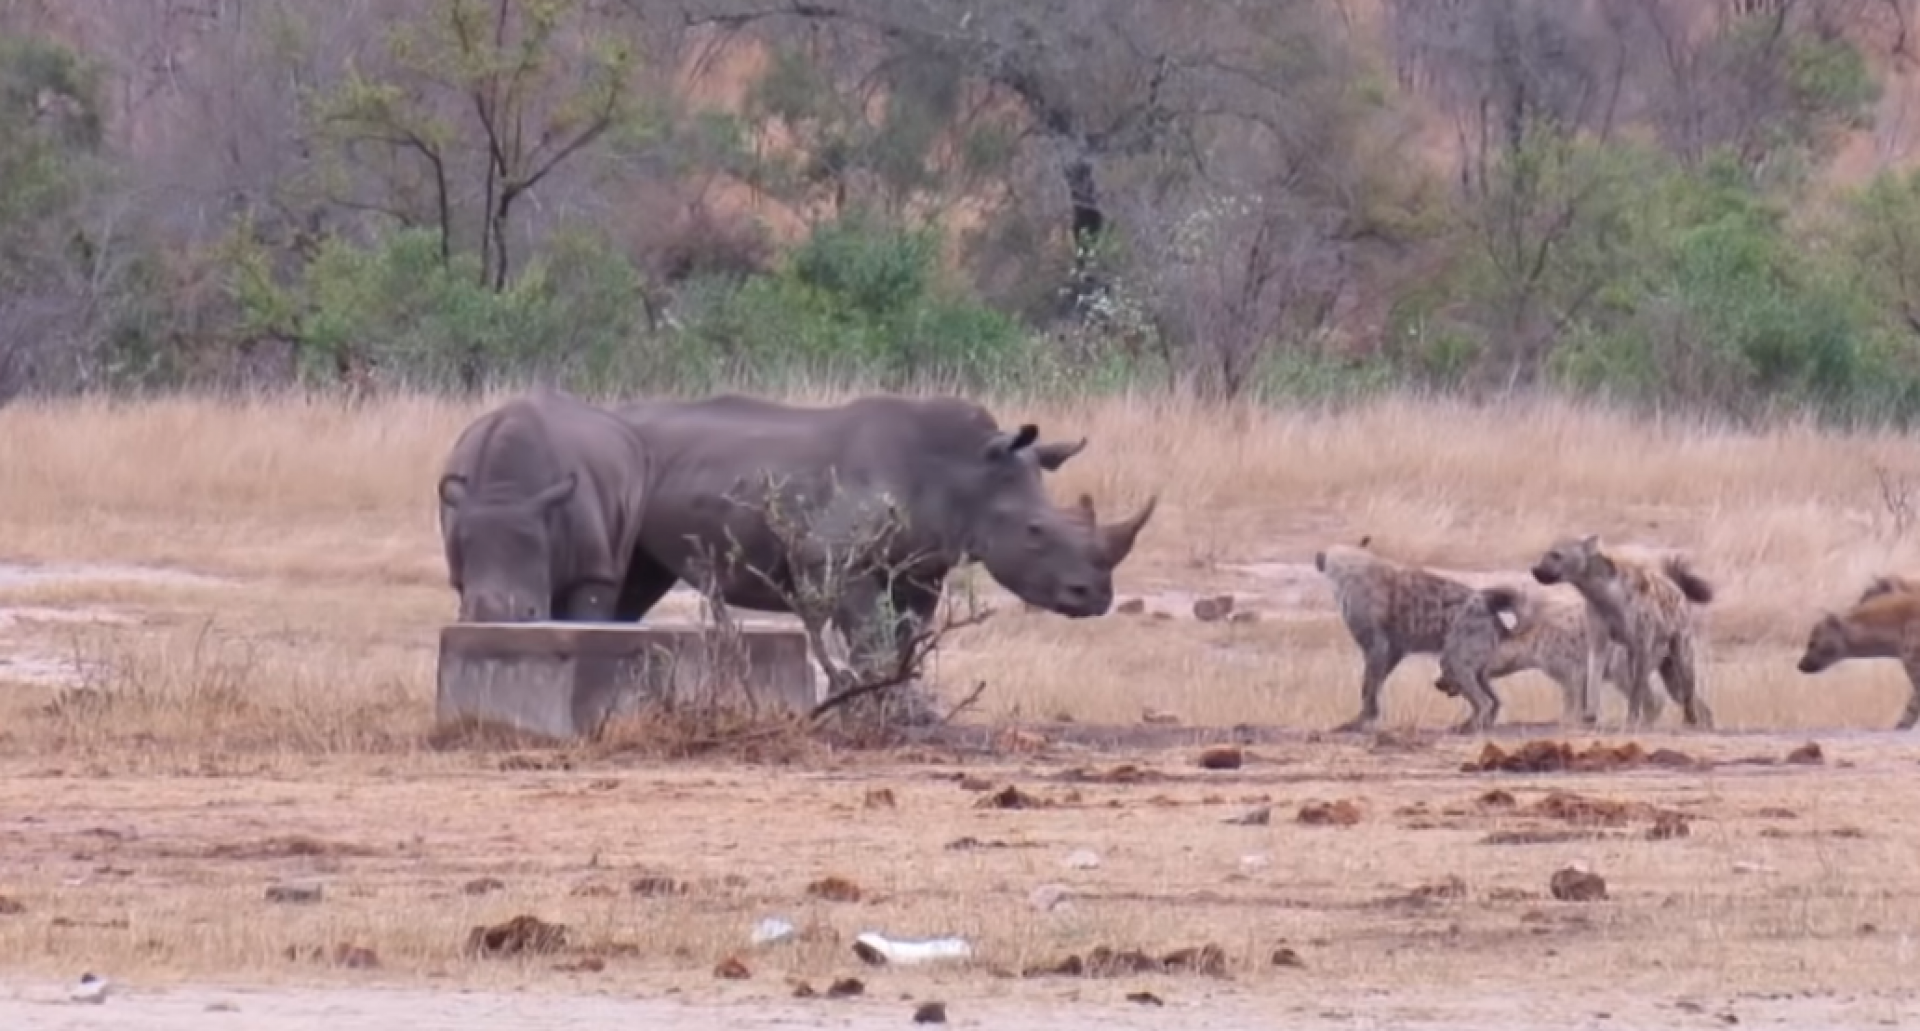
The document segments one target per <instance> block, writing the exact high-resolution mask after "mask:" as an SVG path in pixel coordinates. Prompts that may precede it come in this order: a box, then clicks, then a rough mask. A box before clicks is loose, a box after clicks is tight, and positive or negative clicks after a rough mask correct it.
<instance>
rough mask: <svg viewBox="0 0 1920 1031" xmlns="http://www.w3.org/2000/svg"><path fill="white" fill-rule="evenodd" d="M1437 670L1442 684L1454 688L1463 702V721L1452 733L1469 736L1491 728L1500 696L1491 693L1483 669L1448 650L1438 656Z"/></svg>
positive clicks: (1498, 715)
mask: <svg viewBox="0 0 1920 1031" xmlns="http://www.w3.org/2000/svg"><path fill="white" fill-rule="evenodd" d="M1440 666H1441V674H1442V681H1443V682H1445V683H1450V684H1452V685H1453V686H1454V687H1456V688H1458V690H1459V693H1460V696H1461V697H1463V698H1465V699H1466V700H1467V706H1468V713H1467V718H1466V719H1464V720H1462V721H1460V722H1459V723H1457V724H1455V725H1454V727H1453V729H1454V731H1455V732H1456V733H1471V732H1473V731H1476V730H1485V729H1486V728H1488V727H1490V726H1492V725H1493V723H1494V721H1495V720H1497V719H1499V718H1500V696H1499V695H1497V694H1495V693H1494V692H1493V684H1492V683H1491V682H1490V681H1489V679H1488V677H1487V669H1486V667H1485V666H1483V665H1479V664H1477V663H1474V662H1471V661H1468V660H1467V659H1466V658H1465V657H1464V656H1461V655H1459V654H1456V653H1455V652H1454V651H1453V650H1452V649H1449V650H1447V651H1445V652H1442V653H1441V655H1440Z"/></svg>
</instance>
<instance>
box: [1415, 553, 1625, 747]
mask: <svg viewBox="0 0 1920 1031" xmlns="http://www.w3.org/2000/svg"><path fill="white" fill-rule="evenodd" d="M1502 616H1511V617H1512V619H1513V625H1512V626H1511V627H1509V626H1508V625H1507V623H1506V622H1505V621H1504V620H1503V619H1502V618H1501V617H1502ZM1590 629H1591V628H1590V626H1589V624H1588V622H1587V606H1586V601H1585V600H1584V599H1582V598H1581V597H1580V595H1579V594H1578V593H1576V592H1574V591H1572V590H1566V591H1548V590H1541V589H1538V588H1530V587H1526V586H1522V585H1519V584H1513V585H1507V584H1502V585H1500V586H1496V587H1486V588H1482V589H1481V590H1480V591H1479V592H1477V595H1476V597H1474V598H1471V599H1469V600H1468V602H1467V603H1466V604H1465V605H1464V606H1462V607H1461V609H1460V612H1459V615H1457V616H1456V617H1455V618H1454V621H1453V625H1452V627H1451V628H1450V629H1449V631H1448V634H1447V645H1446V648H1445V649H1443V650H1442V652H1441V655H1440V676H1439V677H1438V678H1437V679H1435V680H1434V682H1433V686H1434V687H1435V689H1437V690H1439V691H1440V693H1442V694H1444V695H1447V696H1448V697H1452V698H1459V697H1463V696H1464V697H1465V698H1466V699H1467V701H1468V704H1469V705H1472V704H1473V701H1474V698H1475V697H1476V695H1478V696H1481V697H1482V698H1483V700H1487V701H1491V702H1492V705H1491V708H1490V709H1489V710H1488V711H1484V712H1482V711H1478V710H1476V711H1474V712H1473V713H1472V714H1471V715H1470V716H1469V717H1468V722H1467V726H1469V727H1472V728H1474V729H1484V728H1485V727H1489V726H1492V725H1493V723H1494V722H1495V721H1497V720H1498V718H1499V714H1500V697H1499V695H1498V694H1496V693H1495V692H1494V690H1493V683H1492V682H1493V681H1494V680H1498V679H1500V678H1501V677H1508V676H1512V675H1513V674H1515V673H1520V672H1522V671H1525V670H1537V671H1539V672H1541V673H1543V674H1545V675H1546V676H1547V677H1548V678H1550V679H1552V680H1553V682H1554V683H1555V684H1557V685H1559V688H1560V712H1561V719H1563V720H1565V721H1567V722H1579V721H1580V720H1581V719H1582V716H1583V714H1584V709H1583V706H1582V704H1581V691H1582V689H1583V683H1584V679H1585V677H1586V671H1587V635H1588V633H1589V632H1590ZM1601 672H1602V675H1603V679H1605V680H1606V681H1607V682H1608V683H1611V684H1613V685H1614V687H1615V688H1617V689H1619V690H1620V692H1621V693H1622V694H1625V693H1626V688H1625V687H1624V686H1622V681H1623V680H1624V679H1625V675H1626V651H1625V649H1623V648H1621V647H1620V645H1619V644H1617V643H1615V642H1612V641H1609V642H1607V647H1606V664H1605V667H1604V668H1603V669H1602V671H1601ZM1464 685H1477V686H1478V688H1479V690H1478V691H1472V690H1469V688H1468V687H1466V686H1464ZM1654 705H1655V709H1654V712H1655V713H1656V715H1657V714H1658V712H1659V708H1658V705H1659V700H1658V699H1654Z"/></svg>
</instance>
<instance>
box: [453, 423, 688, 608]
mask: <svg viewBox="0 0 1920 1031" xmlns="http://www.w3.org/2000/svg"><path fill="white" fill-rule="evenodd" d="M649 473H650V466H649V464H648V460H647V450H646V448H645V446H644V444H643V442H642V440H641V437H640V434H639V432H638V431H637V430H636V429H635V428H634V427H633V426H632V425H630V424H629V423H627V422H625V421H623V420H621V419H618V418H615V417H614V416H613V414H612V413H610V412H608V411H607V410H606V409H604V408H600V407H596V406H594V405H590V404H588V403H586V402H585V401H582V400H580V399H579V398H576V397H573V396H571V395H569V394H565V393H562V392H560V391H557V390H552V389H542V390H540V391H538V392H536V393H534V394H531V395H529V396H526V397H520V398H515V399H514V400H511V401H508V402H506V403H505V404H503V405H500V406H499V407H498V408H494V409H492V410H491V411H488V412H487V413H485V414H483V415H481V416H480V417H479V418H478V419H475V420H474V421H473V423H472V424H470V425H469V426H468V427H467V428H466V429H465V430H464V431H462V432H461V434H460V436H459V438H458V439H456V440H455V441H454V444H453V449H452V451H451V453H449V454H448V455H447V460H446V464H445V467H444V469H443V475H442V476H441V477H440V485H439V494H440V536H441V540H442V543H443V544H444V545H445V547H446V558H447V577H448V581H449V582H450V584H451V585H452V587H453V589H454V590H456V591H458V592H459V593H460V615H459V619H460V621H461V622H516V623H517V622H537V621H542V620H548V619H559V620H568V621H599V622H604V621H610V620H612V619H613V618H614V611H615V602H616V601H617V600H618V598H619V596H620V587H621V585H622V584H623V583H624V582H625V580H626V575H627V570H628V567H629V566H630V565H631V563H632V562H633V554H634V547H635V544H636V542H637V540H638V538H639V534H640V520H641V516H642V514H643V505H642V503H643V501H644V499H645V497H646V486H647V479H648V476H649ZM629 618H631V617H629Z"/></svg>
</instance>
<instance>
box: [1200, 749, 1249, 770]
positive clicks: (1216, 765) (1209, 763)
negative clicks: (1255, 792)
mask: <svg viewBox="0 0 1920 1031" xmlns="http://www.w3.org/2000/svg"><path fill="white" fill-rule="evenodd" d="M1245 761H1246V753H1245V752H1242V751H1241V750H1240V746H1239V745H1214V746H1212V747H1211V748H1207V749H1205V750H1204V751H1202V752H1201V753H1200V759H1199V763H1200V768H1201V769H1203V770H1237V769H1239V768H1240V764H1241V763H1243V762H1245Z"/></svg>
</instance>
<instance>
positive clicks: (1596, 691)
mask: <svg viewBox="0 0 1920 1031" xmlns="http://www.w3.org/2000/svg"><path fill="white" fill-rule="evenodd" d="M1596 640H1597V641H1598V642H1599V643H1598V644H1588V645H1587V662H1586V665H1585V666H1584V667H1583V668H1582V669H1581V670H1580V686H1579V688H1578V691H1579V695H1580V722H1581V723H1584V724H1586V725H1587V726H1589V727H1591V726H1593V725H1594V724H1596V723H1598V722H1600V674H1601V673H1602V672H1604V671H1605V670H1606V654H1607V653H1606V652H1605V651H1603V650H1602V649H1603V648H1605V647H1606V638H1604V637H1597V638H1596Z"/></svg>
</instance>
